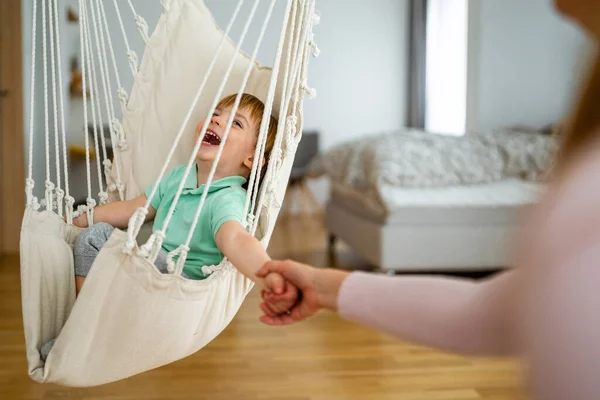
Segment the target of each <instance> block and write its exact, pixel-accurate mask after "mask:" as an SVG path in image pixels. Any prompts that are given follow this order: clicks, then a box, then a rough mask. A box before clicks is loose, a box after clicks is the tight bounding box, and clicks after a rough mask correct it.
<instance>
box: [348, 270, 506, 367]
mask: <svg viewBox="0 0 600 400" xmlns="http://www.w3.org/2000/svg"><path fill="white" fill-rule="evenodd" d="M513 275H514V274H513V273H511V272H509V273H505V274H502V275H499V276H497V277H495V278H493V279H490V280H488V281H485V282H484V283H476V282H473V281H470V280H459V279H450V278H442V277H419V276H403V277H388V276H383V275H375V274H368V273H362V272H355V273H352V274H351V275H350V276H349V277H348V278H347V279H346V280H345V282H344V283H343V285H342V288H341V290H340V295H339V298H338V306H339V313H340V314H341V315H342V317H343V318H345V319H348V320H350V321H354V322H358V323H361V324H364V325H367V326H370V327H372V328H374V329H377V330H380V331H383V332H386V333H389V334H391V335H393V336H396V337H398V338H400V339H403V340H408V341H413V342H416V343H419V344H422V345H425V346H432V347H436V348H441V349H444V350H447V351H453V352H458V353H463V354H477V355H493V354H510V353H513V352H514V351H515V348H516V343H515V342H516V340H515V334H514V328H515V326H514V321H513V319H512V318H511V315H512V313H511V310H510V307H511V305H510V304H511V302H507V301H505V300H506V298H507V296H510V292H511V290H512V281H513V280H514V279H513Z"/></svg>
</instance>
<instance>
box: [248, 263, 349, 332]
mask: <svg viewBox="0 0 600 400" xmlns="http://www.w3.org/2000/svg"><path fill="white" fill-rule="evenodd" d="M271 272H277V273H278V274H280V275H281V276H283V278H284V279H285V280H286V282H288V283H290V284H292V285H294V286H295V287H296V288H298V290H299V291H300V296H299V297H298V301H297V302H296V305H295V306H294V307H292V309H291V310H290V311H289V313H288V314H283V315H276V316H273V315H263V316H262V317H261V319H260V320H261V321H262V322H263V323H265V324H267V325H289V324H293V323H295V322H299V321H302V320H304V319H306V318H308V317H311V316H312V315H314V314H316V313H317V312H318V311H319V310H321V309H328V310H332V311H337V299H338V293H339V291H340V287H341V286H342V283H343V282H344V280H345V279H346V276H348V273H347V272H343V271H337V270H331V269H317V268H314V267H311V266H309V265H304V264H300V263H297V262H294V261H269V262H267V263H266V264H265V265H264V266H263V267H262V268H261V269H260V270H258V271H257V273H256V276H258V277H260V278H264V277H266V276H267V275H268V274H269V273H271ZM280 296H281V295H278V294H276V293H267V294H266V295H265V297H264V300H265V302H276V301H278V300H279V297H280ZM265 306H266V304H264V303H263V304H261V308H263V309H264V307H265Z"/></svg>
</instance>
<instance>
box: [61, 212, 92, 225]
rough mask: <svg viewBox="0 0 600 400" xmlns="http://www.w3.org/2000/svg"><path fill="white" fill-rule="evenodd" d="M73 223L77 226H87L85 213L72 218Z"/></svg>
mask: <svg viewBox="0 0 600 400" xmlns="http://www.w3.org/2000/svg"><path fill="white" fill-rule="evenodd" d="M65 218H66V217H65ZM73 225H75V226H76V227H79V228H87V227H88V220H87V214H85V213H84V214H81V215H80V216H78V217H76V218H73Z"/></svg>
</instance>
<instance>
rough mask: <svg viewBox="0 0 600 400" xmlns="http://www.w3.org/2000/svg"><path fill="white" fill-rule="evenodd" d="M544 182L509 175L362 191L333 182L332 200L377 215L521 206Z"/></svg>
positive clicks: (530, 201)
mask: <svg viewBox="0 0 600 400" xmlns="http://www.w3.org/2000/svg"><path fill="white" fill-rule="evenodd" d="M543 187H544V185H543V184H540V183H535V182H530V181H523V180H521V179H516V178H509V179H504V180H501V181H498V182H494V183H487V184H480V185H469V186H447V187H440V188H401V187H396V186H391V185H382V186H381V187H380V192H379V193H377V194H374V193H373V192H370V193H368V192H359V191H357V190H354V189H353V188H349V187H347V186H344V185H341V184H337V183H333V184H332V189H331V202H332V203H335V204H339V205H342V206H344V207H345V208H347V209H349V210H353V211H356V212H359V213H361V214H363V215H367V216H371V217H375V218H376V219H380V220H381V219H388V218H389V217H390V216H391V215H393V214H398V213H399V212H402V211H404V210H409V209H416V208H418V209H436V210H440V211H443V210H446V211H448V209H454V210H457V209H471V210H473V209H489V210H494V209H496V210H498V209H519V208H522V207H523V206H527V205H531V204H534V203H535V202H536V201H537V199H538V198H539V196H540V194H541V192H542V190H543Z"/></svg>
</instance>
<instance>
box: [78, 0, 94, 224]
mask: <svg viewBox="0 0 600 400" xmlns="http://www.w3.org/2000/svg"><path fill="white" fill-rule="evenodd" d="M86 14H87V13H86V7H85V0H79V17H80V18H81V21H80V23H79V37H80V38H81V40H80V42H81V46H80V47H81V49H80V50H81V81H82V89H83V126H84V128H83V132H84V135H85V162H86V165H85V167H86V176H87V194H88V197H87V201H86V204H87V205H88V207H87V209H86V213H87V219H88V226H92V225H93V223H94V216H93V210H94V208H93V205H94V203H95V202H94V200H93V198H92V174H91V171H90V143H89V137H88V136H89V135H88V132H87V127H88V114H87V78H86V57H85V55H86V53H85V47H86V46H85V43H87V39H86V36H85V35H86V32H85V29H84V21H85V18H86Z"/></svg>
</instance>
